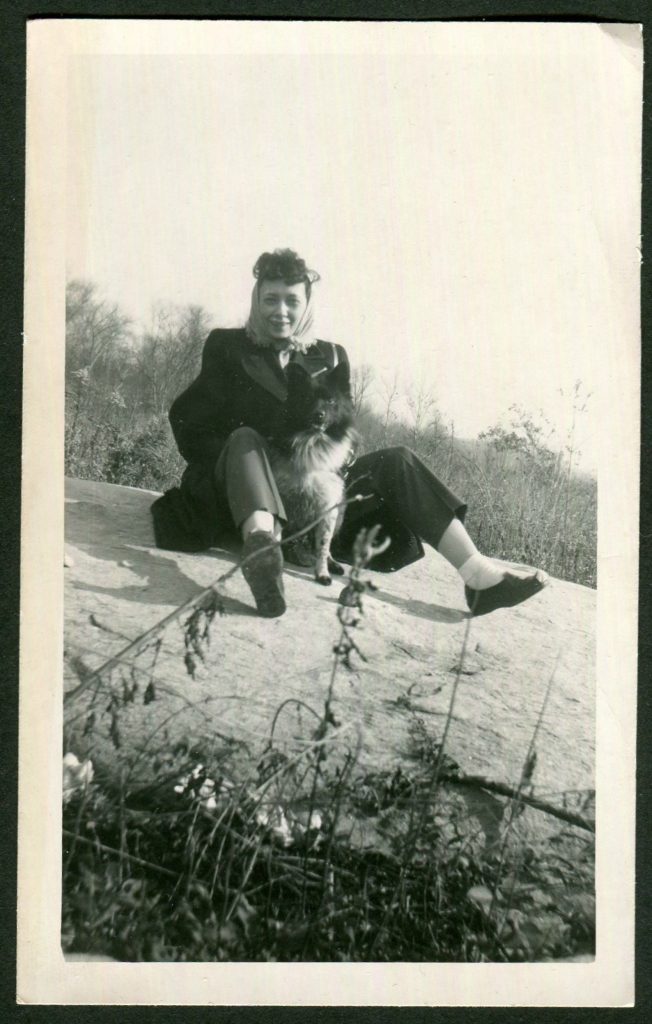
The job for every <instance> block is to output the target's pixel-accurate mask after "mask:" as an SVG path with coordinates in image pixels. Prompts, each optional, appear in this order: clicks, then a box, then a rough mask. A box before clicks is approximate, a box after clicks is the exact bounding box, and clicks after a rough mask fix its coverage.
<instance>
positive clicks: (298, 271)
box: [253, 249, 319, 298]
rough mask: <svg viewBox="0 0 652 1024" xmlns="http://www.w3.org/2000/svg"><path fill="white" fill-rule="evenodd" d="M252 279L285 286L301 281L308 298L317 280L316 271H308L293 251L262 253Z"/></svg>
mask: <svg viewBox="0 0 652 1024" xmlns="http://www.w3.org/2000/svg"><path fill="white" fill-rule="evenodd" d="M253 273H254V277H255V278H256V280H257V281H258V283H260V282H261V281H284V282H285V284H299V282H301V281H303V283H304V284H305V286H306V295H307V296H308V298H310V289H311V286H312V285H313V284H314V283H315V281H318V280H319V274H318V273H317V271H316V270H310V268H309V267H307V266H306V261H305V260H302V259H301V257H300V256H299V255H298V254H297V253H296V252H294V250H293V249H274V252H264V253H263V254H262V256H259V257H258V259H257V260H256V262H255V264H254V271H253Z"/></svg>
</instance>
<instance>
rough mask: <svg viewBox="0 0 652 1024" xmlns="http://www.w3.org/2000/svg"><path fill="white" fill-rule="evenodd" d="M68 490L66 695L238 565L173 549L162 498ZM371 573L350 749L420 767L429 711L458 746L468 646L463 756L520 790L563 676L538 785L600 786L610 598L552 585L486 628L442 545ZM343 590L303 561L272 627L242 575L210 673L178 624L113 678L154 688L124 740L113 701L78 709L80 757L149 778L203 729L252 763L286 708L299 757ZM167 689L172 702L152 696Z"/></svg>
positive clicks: (231, 588)
mask: <svg viewBox="0 0 652 1024" xmlns="http://www.w3.org/2000/svg"><path fill="white" fill-rule="evenodd" d="M66 494H67V497H66V552H67V565H68V568H67V569H66V572H65V577H64V583H65V634H66V673H65V686H66V688H68V689H71V688H73V687H74V686H76V685H77V684H78V683H79V676H78V673H79V672H80V671H81V672H82V674H83V672H84V671H85V670H86V669H88V668H95V667H97V666H98V665H100V664H102V663H103V662H104V661H105V660H106V659H108V658H109V657H111V656H113V655H115V654H117V653H118V652H119V651H121V650H122V649H123V648H124V647H125V646H126V645H127V644H128V642H129V641H131V640H133V639H134V638H136V637H137V636H139V635H140V634H142V633H143V632H144V631H145V630H147V629H149V628H150V627H151V626H153V625H154V624H155V623H156V622H157V621H158V620H160V619H162V618H163V617H164V616H166V615H168V614H169V613H171V612H172V611H173V610H174V609H175V608H176V607H178V606H180V605H181V604H183V603H184V602H186V601H188V600H189V599H190V598H192V597H193V596H194V595H196V594H197V593H198V592H199V591H200V590H201V589H203V588H205V587H207V586H208V585H209V584H211V583H212V582H214V581H215V580H216V578H217V577H218V576H219V575H220V574H221V573H223V572H224V571H225V570H226V569H228V568H229V567H230V566H231V565H233V563H234V556H233V555H232V554H229V553H227V552H223V551H220V550H215V549H214V550H211V551H210V552H208V553H206V554H201V555H188V554H178V553H174V552H169V551H160V550H157V549H156V548H155V547H154V540H153V533H152V526H151V519H150V514H149V506H150V504H151V502H152V501H153V499H154V497H155V495H154V494H153V493H152V492H149V491H142V490H136V489H133V488H128V487H118V486H113V485H110V484H103V483H96V482H89V481H81V480H69V481H67V488H66ZM368 575H369V576H370V577H371V578H373V580H374V582H375V583H376V585H377V586H378V588H379V589H378V590H377V591H376V592H375V593H373V594H370V595H368V596H366V597H365V602H364V616H363V619H362V622H361V624H360V627H359V628H358V629H357V630H356V633H355V638H356V642H357V643H358V644H359V647H360V649H361V651H362V652H363V654H364V655H365V657H366V659H367V660H366V662H363V661H362V660H360V659H357V661H356V668H355V671H353V672H346V670H341V671H339V672H338V675H337V678H336V681H335V690H334V692H335V702H334V712H335V718H336V720H337V722H338V723H339V724H340V726H341V729H342V732H341V733H340V737H341V741H342V743H344V744H348V746H349V747H351V746H355V745H356V743H359V744H360V747H359V763H360V764H361V765H362V766H363V767H364V768H365V769H369V770H376V771H378V770H381V771H382V770H393V769H395V768H396V767H397V766H399V765H403V764H405V763H407V761H408V760H409V757H410V756H411V755H410V749H411V748H410V744H411V743H412V742H413V741H412V740H411V736H413V726H414V722H415V717H418V718H419V719H420V721H421V722H422V723H423V724H425V726H426V728H427V731H428V733H429V734H430V735H432V736H433V737H434V738H435V739H436V738H437V737H441V733H442V730H443V728H444V722H445V719H446V715H447V711H448V708H449V703H450V700H451V692H452V688H453V686H454V683H455V679H456V675H457V670H458V667H459V666H460V659H461V658H462V652H463V648H464V642H465V636H466V647H465V650H464V654H463V659H462V665H461V673H460V675H459V685H458V688H457V695H456V701H455V706H454V711H453V718H452V722H451V727H450V732H449V735H448V738H447V744H446V750H447V753H448V754H449V755H450V756H451V757H452V758H454V759H455V761H457V763H458V764H459V765H460V767H461V768H462V770H463V771H464V772H466V773H468V774H480V775H485V776H488V777H490V778H493V779H496V780H502V781H503V782H507V783H512V784H516V783H517V782H518V780H519V777H520V773H521V767H522V764H523V759H524V757H525V755H526V753H527V750H528V745H529V743H530V738H531V735H532V731H533V729H534V727H535V724H536V721H537V718H538V715H539V712H540V708H541V705H542V701H543V699H544V694H545V691H546V687H547V685H548V682H549V679H550V677H551V674H552V673H554V679H553V683H552V687H551V692H550V697H549V701H548V704H547V708H546V712H545V716H544V718H543V722H542V725H541V729H540V732H539V737H538V742H537V754H538V760H537V767H536V776H535V781H536V786H537V791H538V792H540V793H541V794H542V795H545V794H557V793H559V792H561V791H563V790H570V789H573V790H574V789H584V788H591V787H593V771H594V691H595V664H594V663H595V604H596V600H595V599H596V595H595V592H594V591H592V590H589V589H588V588H586V587H582V586H579V585H576V584H572V583H567V582H561V581H558V580H554V579H553V580H551V581H550V584H549V586H548V587H547V588H546V589H545V590H544V591H543V593H542V594H540V595H538V596H537V597H536V598H533V599H532V600H530V601H529V602H527V603H526V604H524V605H522V606H520V607H518V608H515V609H511V610H501V611H499V612H495V613H493V614H492V615H488V616H485V617H483V618H480V619H475V620H471V621H470V620H469V618H468V614H467V610H466V607H465V603H464V595H463V587H462V585H461V583H460V580H459V578H458V576H457V574H456V573H455V572H454V571H453V570H452V569H451V567H450V566H449V565H448V564H447V563H446V562H445V561H444V560H443V559H442V558H441V557H440V556H438V555H437V554H436V553H435V552H431V551H429V552H428V554H427V555H426V557H425V558H424V559H423V560H421V561H420V562H417V563H416V564H414V565H412V566H410V567H408V568H407V569H405V570H403V571H401V572H399V573H395V574H379V573H376V574H371V573H370V574H368ZM341 587H342V582H341V580H338V579H335V580H334V583H333V586H331V587H330V588H325V587H321V586H319V585H318V584H316V583H315V582H314V581H313V580H312V579H311V576H310V573H309V571H308V570H303V569H299V568H296V567H294V566H288V567H287V571H286V595H287V601H288V611H287V613H286V614H285V615H284V616H283V617H282V618H279V619H272V620H266V619H262V618H260V617H258V616H257V615H256V614H255V611H254V608H253V606H252V600H251V597H250V594H249V591H248V589H247V586H246V584H245V582H244V580H243V578H242V576H241V574H240V573H237V574H236V575H235V576H234V577H233V578H232V579H231V580H230V581H229V584H228V589H227V598H226V600H225V611H226V614H225V615H221V616H218V617H216V618H215V620H214V622H213V625H212V628H211V634H210V645H209V647H208V649H207V653H206V659H205V662H204V664H203V665H200V667H199V669H198V671H197V673H196V678H194V679H193V678H191V677H190V676H189V675H188V674H187V672H186V670H185V668H184V662H183V657H184V646H183V634H182V629H181V627H180V626H179V625H178V624H176V623H173V624H172V625H171V626H170V627H169V628H168V629H167V630H166V632H165V635H164V642H163V644H162V646H161V647H160V649H158V650H157V649H155V648H150V649H149V650H148V651H146V652H145V653H144V654H143V655H141V656H140V657H139V658H138V659H137V662H136V669H135V670H132V667H131V665H130V664H125V665H124V670H123V671H121V672H118V673H114V675H113V677H112V679H113V682H112V685H113V686H114V687H117V688H118V691H121V692H122V693H123V695H124V693H125V692H128V690H129V687H131V686H133V684H134V683H137V684H138V686H137V690H136V698H135V699H134V700H133V701H132V702H130V703H129V704H128V705H125V706H124V708H123V712H124V713H122V714H121V716H120V721H119V729H120V736H119V738H118V742H119V747H118V748H116V746H115V743H114V742H112V740H111V738H110V736H109V732H110V729H109V726H108V725H106V723H105V724H103V725H102V726H101V727H99V728H94V729H92V730H90V731H89V728H88V714H89V712H90V710H91V709H92V708H95V709H96V711H97V714H98V716H100V715H101V714H104V712H105V707H106V695H105V694H104V695H103V696H102V700H101V702H99V701H97V700H96V701H95V704H93V703H92V700H93V699H92V697H91V695H90V693H87V694H85V695H84V696H83V697H82V698H81V699H80V700H77V701H72V702H70V703H69V704H68V705H67V706H66V720H67V725H66V730H67V743H68V746H69V749H72V750H74V752H75V754H77V755H78V756H79V757H80V758H82V757H86V756H89V755H91V756H92V757H93V760H94V763H95V765H96V767H99V768H100V770H102V769H104V770H107V771H110V770H111V767H112V766H115V765H116V764H118V763H122V762H123V761H125V760H127V761H128V762H129V765H130V770H131V771H138V770H139V768H138V766H139V765H140V766H141V767H142V768H143V770H144V764H145V760H146V759H145V758H144V757H143V751H144V750H146V749H147V750H151V749H152V744H154V743H161V742H162V741H163V740H165V743H167V744H169V745H174V743H175V742H176V741H177V740H178V739H184V738H186V739H187V738H188V737H190V738H193V739H197V738H198V737H204V738H206V740H207V741H209V742H211V743H212V744H215V745H217V746H219V745H222V746H225V747H229V746H230V747H232V749H233V751H234V752H237V753H238V756H239V757H240V758H241V760H242V761H243V762H247V761H249V762H251V760H252V759H254V758H257V757H258V756H259V755H260V752H261V751H262V750H263V748H264V747H265V744H266V743H267V741H268V739H269V736H270V729H271V727H272V721H273V719H274V716H275V715H277V718H276V723H275V732H274V735H275V740H276V741H279V742H282V743H285V744H286V745H287V747H288V749H289V748H291V746H292V744H293V743H297V742H299V741H300V740H301V738H303V740H304V741H305V739H306V737H307V736H309V734H310V731H311V730H314V726H315V724H316V722H317V717H316V716H319V715H320V714H321V712H322V710H323V705H324V699H325V696H326V693H327V690H328V686H329V681H330V677H331V672H332V663H333V645H334V643H335V642H336V641H337V637H338V635H339V625H338V621H337V618H336V612H337V608H338V604H337V598H338V594H339V592H340V590H341ZM182 621H183V620H182ZM154 661H155V667H154V674H153V675H152V671H151V666H152V663H153V662H154ZM150 679H153V681H154V687H155V696H156V699H155V700H153V701H150V702H148V703H143V700H142V696H143V694H144V692H145V690H146V687H147V685H148V683H149V681H150ZM125 688H126V689H125ZM279 709H280V711H279ZM310 709H312V711H311V710H310ZM312 712H314V714H313V713H312ZM107 721H108V719H107ZM115 739H116V737H115V736H113V740H114V741H115ZM134 764H135V767H134Z"/></svg>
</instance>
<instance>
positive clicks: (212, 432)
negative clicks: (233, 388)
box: [170, 331, 229, 462]
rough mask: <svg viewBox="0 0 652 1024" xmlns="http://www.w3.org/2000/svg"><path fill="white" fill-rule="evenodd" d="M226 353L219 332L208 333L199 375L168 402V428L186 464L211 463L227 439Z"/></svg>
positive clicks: (225, 347)
mask: <svg viewBox="0 0 652 1024" xmlns="http://www.w3.org/2000/svg"><path fill="white" fill-rule="evenodd" d="M227 362H228V353H227V346H226V345H225V341H224V338H223V337H222V332H220V331H212V332H211V334H210V335H209V336H208V339H207V341H206V344H205V345H204V351H203V354H202V367H201V371H200V374H199V376H198V377H197V378H196V379H195V380H194V381H193V382H192V384H191V385H190V386H189V387H187V388H186V390H185V391H184V392H182V394H180V395H179V397H178V398H176V399H175V401H174V402H173V403H172V407H171V409H170V426H171V427H172V433H173V434H174V439H175V441H176V443H177V448H178V449H179V451H180V453H181V455H182V456H183V458H184V459H185V460H186V462H203V461H214V460H215V459H217V458H218V456H219V454H220V452H221V451H222V448H223V446H224V441H225V439H226V437H227V436H228V433H229V431H228V427H227V424H226V420H225V412H226V409H225V406H226V403H225V394H226V388H227V383H226V378H227Z"/></svg>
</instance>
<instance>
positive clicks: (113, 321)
mask: <svg viewBox="0 0 652 1024" xmlns="http://www.w3.org/2000/svg"><path fill="white" fill-rule="evenodd" d="M130 323H131V321H130V320H129V317H127V316H124V314H123V313H121V312H120V310H119V308H118V306H116V305H115V304H111V303H108V302H106V301H105V300H104V299H101V298H99V296H98V294H97V287H96V285H94V284H93V283H92V282H90V281H70V282H69V284H68V286H67V288H66V370H67V372H68V374H70V373H73V372H75V371H78V370H81V369H85V370H86V371H88V372H90V371H91V370H92V369H93V368H94V367H97V366H99V364H104V369H107V367H108V366H109V365H117V363H118V362H119V360H118V359H117V358H116V356H118V355H119V353H120V352H121V351H122V350H123V349H124V347H125V346H126V345H127V343H128V340H129V327H130Z"/></svg>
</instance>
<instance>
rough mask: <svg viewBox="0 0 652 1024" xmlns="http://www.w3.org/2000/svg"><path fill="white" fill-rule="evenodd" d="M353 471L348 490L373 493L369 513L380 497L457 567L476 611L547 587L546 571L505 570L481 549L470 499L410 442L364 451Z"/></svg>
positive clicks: (491, 608)
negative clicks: (470, 525) (471, 522)
mask: <svg viewBox="0 0 652 1024" xmlns="http://www.w3.org/2000/svg"><path fill="white" fill-rule="evenodd" d="M351 477H352V479H354V480H358V481H359V482H358V483H357V484H355V485H354V487H353V488H352V489H351V488H347V496H349V497H350V496H352V495H353V494H355V493H359V494H369V493H370V494H371V497H370V499H369V501H368V502H366V503H364V504H365V506H366V507H365V509H364V512H365V515H366V514H368V512H369V510H370V509H371V508H373V503H374V500H375V501H378V499H380V503H381V504H382V505H384V506H386V507H387V508H388V509H389V511H390V512H391V513H392V515H394V516H395V517H396V518H398V519H400V520H401V522H403V523H404V524H405V525H406V526H407V527H408V528H409V529H410V530H411V531H412V532H413V533H414V534H416V536H417V537H419V538H420V539H421V540H422V541H425V542H426V543H427V544H430V545H431V546H432V547H434V548H436V549H437V551H438V552H439V553H440V554H441V555H443V557H444V558H445V559H446V560H447V561H448V562H450V563H451V565H453V566H454V568H455V569H457V571H458V572H459V574H460V576H461V578H462V580H463V581H464V583H465V594H466V598H467V602H468V604H469V607H470V608H471V610H472V612H473V613H474V614H475V615H484V614H486V613H487V612H490V611H494V610H495V609H496V608H503V607H508V606H510V607H511V606H513V605H515V604H519V603H520V602H521V601H524V600H526V598H528V597H531V596H532V595H533V594H535V593H537V592H538V591H539V590H541V589H542V587H543V585H544V580H543V578H542V576H541V575H540V574H535V575H530V576H527V577H521V576H517V575H515V574H514V573H509V572H505V570H504V569H502V568H500V567H499V566H497V565H496V564H495V563H494V562H492V560H491V559H490V558H487V557H486V556H485V555H482V554H481V553H480V552H479V551H478V549H477V548H476V546H475V544H474V543H473V541H472V539H471V537H470V536H469V534H468V532H467V530H466V528H465V526H464V522H463V520H464V516H465V513H466V505H465V504H464V502H462V501H461V500H460V499H459V498H457V497H456V496H455V495H454V494H453V493H452V491H450V490H449V489H448V488H447V487H446V485H445V484H443V483H442V482H441V481H440V480H439V479H438V478H437V477H436V476H435V475H434V473H432V471H431V470H430V469H428V467H427V466H426V465H425V464H424V463H423V462H422V461H421V459H420V458H419V457H418V456H417V455H415V454H414V452H412V451H410V449H409V448H404V447H402V446H397V447H394V448H385V449H382V450H381V451H377V452H371V453H369V454H368V455H363V456H361V457H360V458H359V459H358V460H357V461H356V463H355V464H354V466H353V468H352V471H351ZM370 503H371V504H370ZM353 514H354V515H355V512H354V513H353Z"/></svg>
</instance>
